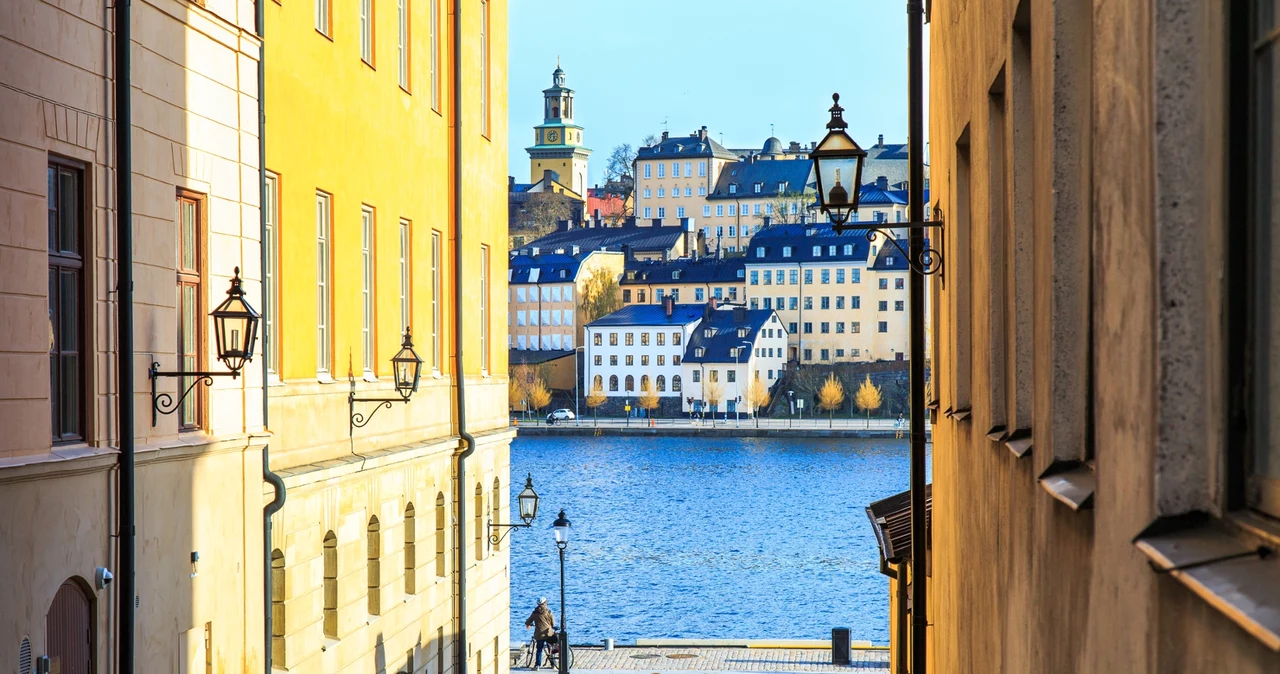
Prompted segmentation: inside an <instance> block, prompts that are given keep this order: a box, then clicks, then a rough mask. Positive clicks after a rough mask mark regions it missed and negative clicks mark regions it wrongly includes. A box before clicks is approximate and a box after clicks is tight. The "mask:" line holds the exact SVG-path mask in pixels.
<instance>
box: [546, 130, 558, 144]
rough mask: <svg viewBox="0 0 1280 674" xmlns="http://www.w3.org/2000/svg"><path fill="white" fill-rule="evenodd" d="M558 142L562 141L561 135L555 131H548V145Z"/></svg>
mask: <svg viewBox="0 0 1280 674" xmlns="http://www.w3.org/2000/svg"><path fill="white" fill-rule="evenodd" d="M557 140H560V134H559V133H556V132H555V131H548V132H547V142H548V143H554V142H556V141H557Z"/></svg>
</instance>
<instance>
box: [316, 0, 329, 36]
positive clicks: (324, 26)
mask: <svg viewBox="0 0 1280 674" xmlns="http://www.w3.org/2000/svg"><path fill="white" fill-rule="evenodd" d="M315 10H316V11H315V19H316V30H317V31H318V32H319V33H320V34H321V35H324V36H326V37H332V35H331V34H330V30H331V26H330V25H329V16H330V15H331V13H332V12H331V11H330V9H329V0H316V6H315Z"/></svg>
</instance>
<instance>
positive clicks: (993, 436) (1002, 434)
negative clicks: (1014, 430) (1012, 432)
mask: <svg viewBox="0 0 1280 674" xmlns="http://www.w3.org/2000/svg"><path fill="white" fill-rule="evenodd" d="M1008 437H1009V431H1008V430H1007V429H1006V428H1005V426H1003V425H1000V426H992V427H991V430H989V431H987V439H988V440H990V441H992V442H996V443H999V442H1004V441H1005V438H1008Z"/></svg>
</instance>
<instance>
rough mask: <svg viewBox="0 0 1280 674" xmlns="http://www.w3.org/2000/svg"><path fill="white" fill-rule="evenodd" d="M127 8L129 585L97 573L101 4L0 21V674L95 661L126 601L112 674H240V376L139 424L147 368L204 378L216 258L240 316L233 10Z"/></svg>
mask: <svg viewBox="0 0 1280 674" xmlns="http://www.w3.org/2000/svg"><path fill="white" fill-rule="evenodd" d="M132 13H133V22H132V25H133V44H132V54H133V69H132V71H133V72H132V90H133V124H132V129H133V144H132V146H133V151H134V153H133V173H132V175H130V176H125V178H126V179H128V180H131V182H132V187H133V213H134V217H133V231H134V247H133V248H134V249H133V254H134V265H133V275H134V292H133V297H134V303H135V304H134V319H135V330H134V332H135V337H134V339H135V354H134V357H133V359H132V363H131V367H132V370H133V376H134V381H135V386H136V388H135V390H134V391H130V392H129V395H131V396H132V398H133V403H134V409H135V414H134V425H135V429H136V435H137V437H136V438H135V440H136V447H137V489H136V504H137V527H136V535H137V539H136V540H137V543H136V550H137V560H138V569H137V574H136V578H137V596H136V598H135V597H121V596H120V595H119V593H118V591H117V589H118V588H119V587H120V584H119V582H118V581H117V582H116V583H114V584H106V585H104V584H102V583H100V582H98V579H99V577H100V576H99V571H98V569H100V568H101V569H106V570H108V571H110V572H111V573H112V574H114V575H117V576H119V574H120V569H119V568H118V566H117V561H116V556H117V553H118V549H119V546H118V545H117V540H118V538H117V536H116V532H117V531H118V527H119V521H118V516H119V512H118V510H117V508H116V498H117V479H118V475H119V470H118V468H117V463H118V461H117V456H118V455H117V449H116V448H117V447H119V444H120V438H119V426H118V416H117V414H118V403H119V400H120V397H119V395H118V389H117V382H118V380H117V375H118V368H117V341H116V325H117V323H116V315H117V307H116V297H117V294H116V279H117V264H116V235H117V228H116V212H115V206H116V196H115V195H116V192H115V189H116V180H117V178H118V176H117V174H116V173H115V158H116V154H117V148H116V147H115V135H114V134H115V127H114V123H113V122H112V121H111V120H113V119H114V118H115V111H114V109H113V106H114V98H113V92H114V89H115V86H114V85H115V82H114V70H115V69H114V64H113V59H112V57H111V55H112V53H113V39H112V37H113V36H112V31H111V26H112V20H111V10H110V9H105V8H104V5H103V3H57V2H46V1H44V0H10V1H8V2H6V3H4V9H3V10H2V11H0V34H3V35H5V39H4V40H3V41H0V62H3V63H4V64H5V66H4V68H3V74H2V75H0V80H3V84H4V86H3V87H0V109H3V110H4V113H3V114H2V115H0V118H2V119H3V123H0V139H3V142H2V143H0V146H2V147H3V155H4V161H3V162H0V201H2V202H3V207H2V208H3V212H4V213H5V216H4V222H3V224H0V324H3V325H4V328H3V329H2V330H0V343H3V344H4V347H3V349H4V355H3V356H0V360H2V361H3V364H2V365H0V429H3V436H2V437H0V512H2V513H4V515H3V516H0V540H3V541H4V543H3V545H0V576H2V577H0V606H2V607H3V608H2V609H0V663H3V664H0V668H3V669H4V670H5V671H16V663H19V662H20V661H22V658H23V657H24V656H25V655H29V656H30V657H32V658H34V659H36V660H37V661H38V660H39V658H41V657H48V658H49V661H50V667H51V670H52V671H58V672H64V673H69V672H90V671H93V672H101V671H114V659H115V656H116V654H117V653H118V649H117V648H116V646H115V645H114V643H115V640H116V638H117V635H118V628H119V626H118V624H117V621H116V619H115V616H116V612H117V610H118V608H119V603H120V602H121V601H129V602H135V601H136V604H137V612H136V630H137V635H138V637H137V640H136V645H137V650H136V657H135V663H136V671H139V672H173V671H206V670H205V668H206V667H207V666H208V665H207V664H206V663H212V664H213V666H214V667H215V668H216V671H262V668H263V662H264V661H263V658H264V650H265V643H264V638H263V636H262V634H263V632H262V630H263V620H264V609H263V599H262V597H263V584H264V562H263V557H264V555H263V549H262V533H261V532H262V508H263V505H264V503H266V501H268V500H270V493H269V490H264V485H263V483H262V477H261V476H262V455H263V451H264V448H265V446H266V444H267V441H268V434H267V433H266V432H265V431H264V428H263V407H262V371H261V368H258V367H254V366H253V365H250V366H249V367H248V368H247V369H246V370H245V371H244V373H243V374H244V376H242V377H239V378H236V379H232V378H230V377H219V378H217V379H216V380H215V381H214V384H213V386H212V387H211V388H205V387H203V386H199V385H197V387H196V388H195V390H194V391H193V394H192V396H191V397H188V398H187V399H186V400H185V401H184V403H183V406H182V408H181V409H180V410H178V411H177V412H175V413H174V414H170V415H159V416H158V418H157V419H156V423H155V424H154V425H153V423H152V411H151V397H150V388H149V382H148V377H147V371H148V368H149V367H150V366H151V364H152V363H153V362H156V363H159V364H160V367H161V369H162V370H176V369H178V368H180V367H185V368H186V369H188V370H190V369H207V370H225V368H224V367H223V365H222V364H221V363H219V362H218V361H217V360H216V355H215V354H216V351H215V348H214V343H213V342H214V340H213V338H212V337H213V335H212V330H211V328H212V322H211V321H209V320H208V318H207V313H208V312H209V311H210V310H211V309H212V308H213V307H214V306H216V305H217V304H218V303H219V302H221V301H222V300H223V299H224V298H225V297H226V291H227V289H228V287H229V283H230V279H231V277H232V274H233V270H234V268H236V267H239V268H240V271H241V276H242V277H243V279H244V284H245V289H246V290H247V292H248V294H249V298H250V302H251V303H252V304H254V305H255V306H257V307H261V306H262V304H261V301H260V298H261V290H260V279H261V272H260V265H259V263H258V260H259V253H258V251H259V244H258V231H259V211H258V187H257V186H258V144H257V136H258V128H257V120H256V112H255V111H256V107H257V82H256V76H255V71H256V66H257V60H258V56H259V42H258V39H257V37H256V36H255V33H254V10H253V6H252V5H251V4H250V3H244V2H217V1H210V2H209V3H207V6H206V3H188V2H172V1H170V0H135V1H134V2H133V4H132ZM36 27H38V28H36ZM41 270H46V273H42V271H41ZM180 289H182V290H183V292H180ZM184 330H185V332H184ZM180 336H181V339H180ZM179 345H181V347H182V348H179ZM158 389H159V391H160V392H161V393H166V392H167V393H171V394H172V393H175V392H176V391H177V390H179V389H178V380H177V379H173V378H165V379H161V380H159V382H158ZM193 555H198V562H196V563H193V561H192V560H193V558H194V557H193Z"/></svg>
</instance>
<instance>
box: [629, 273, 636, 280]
mask: <svg viewBox="0 0 1280 674" xmlns="http://www.w3.org/2000/svg"><path fill="white" fill-rule="evenodd" d="M627 280H628V281H634V280H636V273H635V272H633V271H629V272H627Z"/></svg>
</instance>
